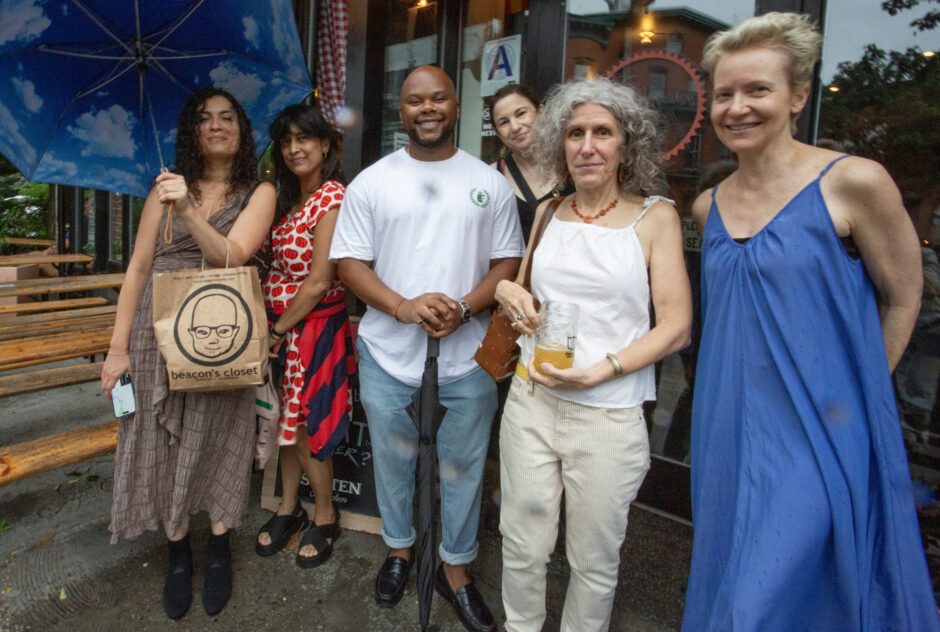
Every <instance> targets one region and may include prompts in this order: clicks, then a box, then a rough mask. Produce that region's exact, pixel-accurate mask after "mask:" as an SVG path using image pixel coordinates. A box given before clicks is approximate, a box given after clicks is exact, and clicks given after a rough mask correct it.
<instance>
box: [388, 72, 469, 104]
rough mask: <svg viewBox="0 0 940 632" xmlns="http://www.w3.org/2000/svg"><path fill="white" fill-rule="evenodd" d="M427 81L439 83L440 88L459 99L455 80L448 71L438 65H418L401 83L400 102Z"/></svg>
mask: <svg viewBox="0 0 940 632" xmlns="http://www.w3.org/2000/svg"><path fill="white" fill-rule="evenodd" d="M427 83H431V84H434V83H436V84H439V85H438V87H439V88H440V89H442V90H445V91H446V92H447V93H448V94H449V95H450V96H451V97H452V98H453V99H454V100H455V101H456V100H457V88H455V87H454V82H453V81H451V79H450V77H449V76H447V73H446V72H444V71H443V70H441V69H440V68H438V67H437V66H418V67H417V68H415V69H414V70H412V71H411V72H410V73H408V76H407V77H405V81H404V83H402V84H401V92H400V93H399V102H400V103H404V102H405V99H406V98H407V95H408V94H409V93H413V91H414V90H416V89H417V88H419V87H422V86H425V85H426V84H427Z"/></svg>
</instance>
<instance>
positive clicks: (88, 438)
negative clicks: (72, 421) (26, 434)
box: [0, 419, 118, 486]
mask: <svg viewBox="0 0 940 632" xmlns="http://www.w3.org/2000/svg"><path fill="white" fill-rule="evenodd" d="M117 433H118V420H117V419H112V420H111V421H106V422H105V423H103V424H98V425H95V426H89V427H87V428H79V429H77V430H69V431H67V432H60V433H59V434H55V435H50V436H47V437H42V438H41V439H34V440H33V441H26V442H24V443H18V444H16V445H11V446H7V447H5V448H0V486H2V485H6V484H7V483H11V482H13V481H18V480H19V479H21V478H26V477H28V476H34V475H36V474H41V473H42V472H48V471H49V470H53V469H55V468H58V467H63V466H66V465H71V464H73V463H78V462H80V461H84V460H86V459H90V458H92V457H96V456H100V455H102V454H107V453H109V452H114V450H115V448H116V447H117Z"/></svg>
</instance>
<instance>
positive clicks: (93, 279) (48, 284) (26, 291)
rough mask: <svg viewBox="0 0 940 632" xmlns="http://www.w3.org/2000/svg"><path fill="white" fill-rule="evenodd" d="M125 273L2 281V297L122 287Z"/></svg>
mask: <svg viewBox="0 0 940 632" xmlns="http://www.w3.org/2000/svg"><path fill="white" fill-rule="evenodd" d="M122 283H124V275H123V274H120V273H118V274H90V275H85V276H68V277H51V278H45V279H20V280H18V281H10V282H7V283H0V298H4V297H7V296H30V295H37V294H53V293H59V292H85V291H88V290H100V289H103V288H111V287H121V284H122Z"/></svg>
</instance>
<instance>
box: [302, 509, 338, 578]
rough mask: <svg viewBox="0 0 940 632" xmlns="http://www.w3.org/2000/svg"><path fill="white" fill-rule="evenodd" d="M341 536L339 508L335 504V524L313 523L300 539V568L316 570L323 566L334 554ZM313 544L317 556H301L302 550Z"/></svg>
mask: <svg viewBox="0 0 940 632" xmlns="http://www.w3.org/2000/svg"><path fill="white" fill-rule="evenodd" d="M339 536H340V529H339V507H337V506H336V503H333V522H331V523H330V524H316V523H315V522H313V521H311V523H310V528H309V529H307V531H306V532H305V533H304V536H303V537H302V538H301V539H300V546H298V547H297V566H299V567H300V568H316V567H317V566H319V565H320V564H323V563H324V562H325V561H327V560H328V559H330V555H332V554H333V545H334V544H335V543H336V539H337V538H338V537H339ZM328 539H329V540H328ZM311 544H312V545H313V547H314V548H315V549H316V550H317V554H316V555H312V556H310V557H306V556H303V555H301V554H300V549H302V548H304V547H305V546H307V545H311Z"/></svg>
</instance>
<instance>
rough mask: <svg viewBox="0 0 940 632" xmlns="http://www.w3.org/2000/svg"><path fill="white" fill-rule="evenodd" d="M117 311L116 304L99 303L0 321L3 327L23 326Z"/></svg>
mask: <svg viewBox="0 0 940 632" xmlns="http://www.w3.org/2000/svg"><path fill="white" fill-rule="evenodd" d="M115 312H117V305H101V306H100V307H83V308H79V309H62V310H59V311H55V312H45V313H42V314H25V315H22V316H14V317H12V318H9V319H7V320H3V321H0V324H2V326H3V327H23V326H24V325H35V324H37V323H50V322H56V321H68V320H75V319H81V318H87V317H89V316H98V315H101V314H112V319H113V318H114V316H113V314H114V313H115Z"/></svg>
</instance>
